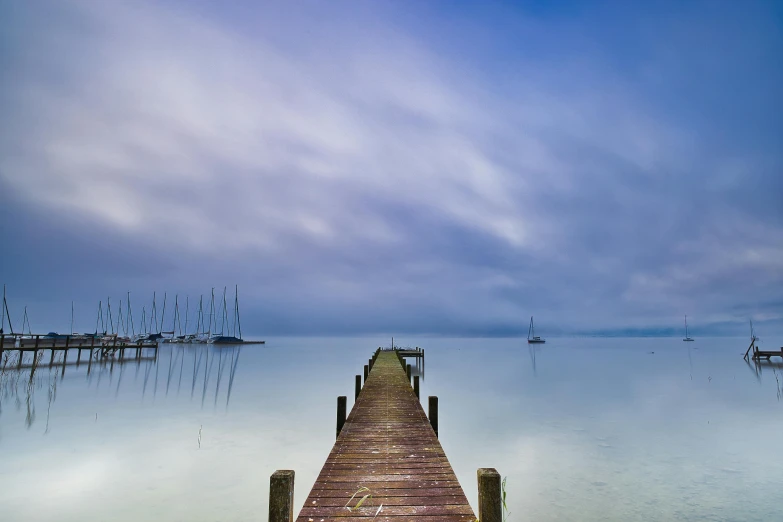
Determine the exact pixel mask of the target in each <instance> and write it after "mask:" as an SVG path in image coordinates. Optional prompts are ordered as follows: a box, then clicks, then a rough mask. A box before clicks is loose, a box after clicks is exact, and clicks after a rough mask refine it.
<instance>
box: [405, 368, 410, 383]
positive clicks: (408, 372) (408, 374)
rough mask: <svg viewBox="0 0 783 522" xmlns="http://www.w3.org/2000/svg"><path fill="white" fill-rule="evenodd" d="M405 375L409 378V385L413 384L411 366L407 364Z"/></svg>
mask: <svg viewBox="0 0 783 522" xmlns="http://www.w3.org/2000/svg"><path fill="white" fill-rule="evenodd" d="M405 375H407V376H408V384H410V383H411V365H410V364H407V365H405Z"/></svg>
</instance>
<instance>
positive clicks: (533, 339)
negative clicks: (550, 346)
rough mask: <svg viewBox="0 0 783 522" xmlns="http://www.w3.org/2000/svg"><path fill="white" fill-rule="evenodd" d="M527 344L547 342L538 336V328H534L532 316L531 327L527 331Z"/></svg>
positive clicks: (531, 317)
mask: <svg viewBox="0 0 783 522" xmlns="http://www.w3.org/2000/svg"><path fill="white" fill-rule="evenodd" d="M527 342H528V344H543V343H545V342H546V339H542V338H541V337H539V336H537V335H536V327H535V326H533V316H532V315H531V316H530V326H529V327H528V329H527Z"/></svg>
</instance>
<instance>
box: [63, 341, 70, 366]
mask: <svg viewBox="0 0 783 522" xmlns="http://www.w3.org/2000/svg"><path fill="white" fill-rule="evenodd" d="M70 344H71V336H70V335H69V336H67V337H66V338H65V352H64V353H63V364H65V362H66V361H67V360H68V346H70Z"/></svg>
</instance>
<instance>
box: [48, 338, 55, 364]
mask: <svg viewBox="0 0 783 522" xmlns="http://www.w3.org/2000/svg"><path fill="white" fill-rule="evenodd" d="M52 342H54V341H52ZM52 364H54V345H52V356H51V357H50V358H49V366H51V365H52Z"/></svg>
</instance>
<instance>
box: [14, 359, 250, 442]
mask: <svg viewBox="0 0 783 522" xmlns="http://www.w3.org/2000/svg"><path fill="white" fill-rule="evenodd" d="M146 350H147V351H146V353H148V354H149V353H151V354H152V355H145V352H142V351H138V352H136V354H135V355H134V356H127V357H126V356H125V355H124V354H120V353H119V352H118V353H117V354H114V355H113V356H108V357H101V356H100V354H99V353H98V352H99V350H97V349H96V350H95V353H93V354H92V356H90V355H89V354H82V353H81V352H82V351H81V350H79V353H78V354H73V353H71V354H68V355H67V356H66V355H65V354H64V352H63V351H62V350H59V351H54V350H39V351H38V352H37V353H28V352H16V353H13V351H6V352H5V353H4V356H3V360H2V366H0V418H2V415H3V412H4V410H5V408H6V407H8V406H9V405H13V406H15V407H16V409H17V411H18V410H20V409H21V408H22V407H23V406H24V408H25V410H26V414H25V416H24V424H25V427H26V428H27V429H28V430H29V429H30V428H32V427H33V425H34V424H35V421H36V418H37V414H36V412H37V407H38V406H39V404H38V402H39V401H42V400H43V399H42V398H40V397H37V394H36V392H37V391H39V392H40V391H41V390H44V389H46V396H45V400H46V427H45V430H44V433H45V434H46V433H49V432H50V430H51V426H50V418H51V413H52V408H53V407H55V408H56V405H55V403H56V401H57V386H58V384H57V383H58V381H63V380H64V379H65V378H66V368H70V371H69V372H68V378H69V380H72V382H73V381H76V380H80V381H83V382H84V385H85V386H86V388H88V389H93V390H95V391H96V392H99V393H102V392H103V391H106V390H108V391H110V392H111V395H112V396H113V397H114V398H115V399H117V398H119V397H120V392H121V391H123V392H125V393H129V394H139V393H140V395H141V398H142V400H143V399H144V398H145V397H146V396H147V393H148V389H149V392H150V393H152V396H153V399H154V398H155V397H157V393H158V388H161V390H162V389H163V384H162V383H161V384H160V385H159V374H160V363H161V360H160V359H161V357H163V358H168V364H167V366H168V368H167V370H165V371H166V383H165V395H166V396H168V395H169V393H170V392H171V393H173V389H172V383H174V386H175V387H176V395H177V396H179V394H180V391H181V388H182V378H183V374H184V373H186V372H185V368H186V367H190V363H189V361H188V365H187V366H186V359H192V360H193V374H192V380H191V394H190V397H191V399H193V398H194V394H195V390H196V386H197V384H200V386H201V407H202V408H203V407H204V405H205V404H206V401H207V398H208V397H212V398H213V406H214V407H217V405H218V398H219V396H220V392H221V384H223V383H225V380H226V379H227V380H228V384H227V387H226V385H225V384H223V386H224V387H226V392H225V404H224V406H225V409H228V406H229V403H230V400H231V391H232V388H233V386H234V378H235V375H236V372H237V367H238V364H239V355H240V353H241V351H242V346H239V345H221V346H220V347H215V346H212V345H206V344H194V345H185V344H178V345H170V346H167V347H165V348H163V347H160V348H158V349H146ZM73 351H76V350H71V352H73ZM84 351H85V352H89V351H88V350H84ZM134 351H135V350H134ZM159 353H163V355H159ZM46 357H48V358H49V360H48V362H46V361H45V358H46ZM202 361H203V363H204V364H203V371H202ZM164 364H165V363H164ZM126 373H132V375H133V377H132V380H131V382H128V381H127V379H128V377H127V376H126ZM140 378H141V383H139V379H140Z"/></svg>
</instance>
